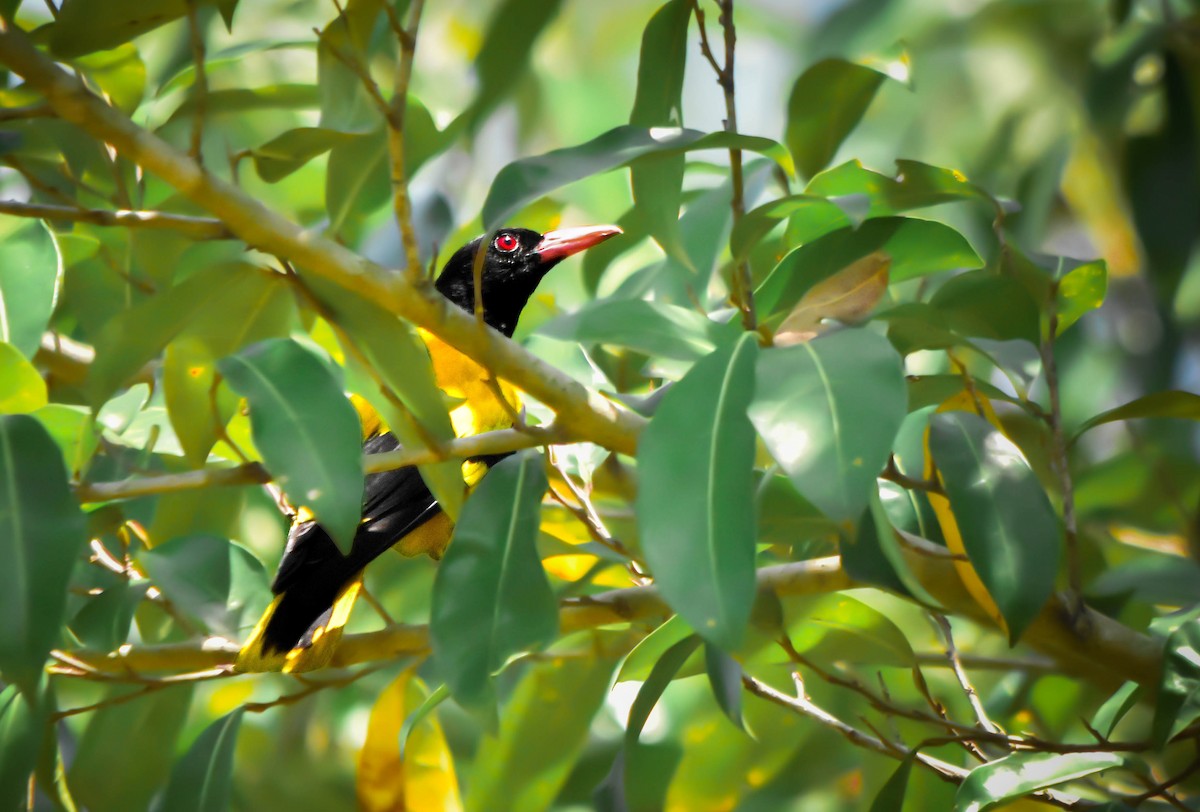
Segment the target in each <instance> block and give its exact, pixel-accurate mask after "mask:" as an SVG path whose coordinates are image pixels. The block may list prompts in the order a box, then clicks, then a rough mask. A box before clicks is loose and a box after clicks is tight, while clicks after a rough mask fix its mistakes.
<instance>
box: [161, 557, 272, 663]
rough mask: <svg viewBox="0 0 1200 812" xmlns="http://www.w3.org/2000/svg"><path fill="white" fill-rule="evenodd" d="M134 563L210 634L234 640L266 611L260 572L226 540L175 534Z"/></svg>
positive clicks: (264, 577)
mask: <svg viewBox="0 0 1200 812" xmlns="http://www.w3.org/2000/svg"><path fill="white" fill-rule="evenodd" d="M137 563H138V566H139V567H140V568H141V569H142V571H144V572H145V573H146V575H147V576H148V577H149V578H150V580H151V581H152V582H153V583H154V585H155V586H157V587H158V588H159V589H160V590H162V593H163V594H164V595H166V596H167V598H168V599H170V601H171V603H172V604H174V605H175V606H176V607H177V608H178V609H180V610H181V611H182V612H184V613H185V614H186V615H188V616H189V617H192V618H194V619H196V620H199V621H200V622H201V623H202V624H203V625H204V627H205V628H206V629H208V630H209V631H210V632H211V633H213V634H219V635H221V636H223V637H226V638H228V639H231V640H236V639H239V638H240V637H242V636H243V635H244V633H245V632H246V631H248V630H249V629H250V628H253V625H254V622H255V620H257V618H258V616H259V615H260V614H262V612H263V610H265V609H266V602H267V598H268V596H269V591H270V590H269V587H268V579H267V572H266V570H265V569H263V565H262V563H261V562H260V561H259V560H258V559H257V558H255V557H254V554H253V553H251V552H250V551H249V550H247V549H245V548H244V547H241V546H239V545H237V544H234V543H233V542H231V541H229V540H227V539H223V538H219V537H217V536H214V535H206V534H199V533H197V534H194V535H188V536H180V537H178V538H173V539H171V540H170V541H167V542H164V543H162V544H158V545H155V546H154V547H153V548H152V549H149V550H146V551H145V552H143V553H142V554H141V555H139V556H138V558H137Z"/></svg>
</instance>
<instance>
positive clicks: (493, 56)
mask: <svg viewBox="0 0 1200 812" xmlns="http://www.w3.org/2000/svg"><path fill="white" fill-rule="evenodd" d="M561 5H562V0H504V2H503V3H500V4H499V5H498V6H497V7H496V9H495V11H494V12H493V13H492V17H491V19H490V20H489V21H488V27H487V31H486V32H485V33H484V35H483V38H482V40H481V42H482V43H483V44H482V47H481V48H480V49H479V54H478V56H476V57H475V75H476V76H477V77H478V80H479V85H478V89H477V90H476V92H475V98H474V99H473V100H472V102H471V105H470V106H469V107H468V108H467V109H466V110H464V111H463V113H462V115H460V116H459V118H458V119H457V120H456V121H454V122H453V123H452V124H451V125H450V127H449V128H448V129H450V130H452V131H454V132H458V131H459V130H460V129H461V128H465V129H466V130H467V131H468V132H469V133H474V132H475V131H476V130H477V129H478V128H479V126H480V124H481V123H482V122H483V119H484V118H485V117H486V116H487V115H488V114H489V113H491V112H492V110H494V109H495V108H496V107H497V105H499V104H500V103H501V102H503V101H504V100H505V99H507V98H508V97H509V96H510V95H512V93H513V92H514V90H515V89H516V88H519V87H521V85H522V84H523V83H522V81H521V80H522V79H523V77H524V75H525V73H526V71H527V70H528V68H529V60H530V56H531V55H532V53H533V46H534V43H536V42H537V39H538V37H539V36H541V34H542V31H543V30H545V28H546V26H547V25H549V24H550V23H551V22H553V20H554V19H555V17H556V16H557V15H558V9H559V7H560V6H561ZM514 20H520V21H521V24H520V25H513V21H514Z"/></svg>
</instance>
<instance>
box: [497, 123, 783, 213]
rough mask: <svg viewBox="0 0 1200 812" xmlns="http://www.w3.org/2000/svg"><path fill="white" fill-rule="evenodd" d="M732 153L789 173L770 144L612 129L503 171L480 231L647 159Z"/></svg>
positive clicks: (726, 136) (727, 136) (719, 135)
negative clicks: (757, 155)
mask: <svg viewBox="0 0 1200 812" xmlns="http://www.w3.org/2000/svg"><path fill="white" fill-rule="evenodd" d="M730 148H740V149H745V150H749V151H751V152H761V153H763V154H764V155H767V156H769V157H771V158H773V159H775V160H776V161H777V162H778V163H779V164H780V166H782V167H783V168H784V170H785V171H790V170H791V168H792V167H791V159H790V158H789V157H788V155H787V153H786V150H784V149H783V147H782V146H780V145H779V144H778V143H777V142H775V141H772V140H770V139H769V138H761V137H758V136H751V135H741V134H735V133H727V132H715V133H708V134H705V133H702V132H700V131H698V130H687V129H679V128H674V127H663V128H658V129H650V130H647V129H646V128H644V127H631V126H625V127H616V128H614V129H612V130H609V131H608V132H606V133H604V134H602V135H599V136H597V137H596V138H594V139H592V140H591V141H588V142H587V143H585V144H580V145H578V146H575V147H567V148H565V149H559V150H555V151H553V152H547V153H546V154H544V155H539V156H536V157H533V158H523V159H521V160H519V161H515V162H513V163H511V164H509V165H508V166H506V167H504V168H503V169H501V170H500V172H499V174H497V175H496V179H495V180H494V181H492V188H491V189H490V190H489V191H488V196H487V200H486V201H484V204H483V222H484V226H485V227H486V228H496V227H499V226H501V225H504V224H505V222H506V221H507V220H508V218H509V217H510V216H512V215H513V214H514V213H515V212H517V211H520V209H521V208H522V207H524V206H526V205H528V204H529V203H531V202H533V201H534V200H536V199H537V198H539V197H541V196H542V195H545V194H548V193H549V192H552V191H554V190H555V189H557V188H558V187H560V186H565V185H566V184H568V183H571V182H573V181H577V180H580V179H581V178H585V177H588V176H589V175H596V174H599V173H601V172H607V171H609V170H612V169H616V168H617V167H620V166H624V165H626V164H628V163H629V162H630V161H633V160H635V159H637V158H641V157H644V156H646V155H652V154H669V153H676V152H685V151H691V150H701V149H730Z"/></svg>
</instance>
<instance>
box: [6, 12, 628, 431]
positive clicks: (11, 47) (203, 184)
mask: <svg viewBox="0 0 1200 812" xmlns="http://www.w3.org/2000/svg"><path fill="white" fill-rule="evenodd" d="M0 64H4V65H5V66H7V67H8V68H9V69H10V70H12V71H13V72H14V73H16V74H18V75H20V76H22V77H24V79H25V81H26V85H27V86H28V87H30V88H31V89H36V90H38V91H40V92H41V93H43V94H44V96H45V97H46V100H47V101H48V102H49V103H50V105H51V106H52V107H53V108H54V109H55V111H56V112H57V113H58V114H59V116H60V117H62V118H63V119H64V120H66V121H68V122H71V123H73V124H75V125H77V126H79V127H80V128H82V129H83V130H84V131H85V132H87V133H89V134H90V135H92V136H93V137H94V138H97V139H99V140H102V141H104V142H106V143H108V144H111V145H112V146H113V147H114V148H116V150H117V151H118V152H119V153H121V154H122V155H123V156H125V157H126V158H128V159H129V160H131V161H133V162H135V163H137V164H138V165H140V166H142V167H143V168H144V169H146V170H147V171H150V172H153V173H154V174H156V175H158V176H159V177H160V178H162V179H163V180H164V181H166V182H167V183H168V184H170V185H171V186H173V187H175V188H176V189H177V190H178V191H179V192H180V193H181V194H183V195H184V196H185V197H187V198H188V199H190V200H192V201H193V202H195V203H197V204H198V205H200V206H201V207H203V208H205V209H207V210H208V211H209V212H211V213H212V214H213V215H214V216H216V217H218V218H219V219H220V220H221V221H223V222H224V223H225V224H226V225H227V226H228V227H229V229H230V230H231V231H232V232H233V233H234V234H236V235H237V236H238V237H239V238H241V239H242V240H243V241H245V242H246V243H248V244H249V245H251V246H253V247H255V248H257V249H260V250H263V251H265V252H268V253H271V254H275V255H277V256H283V257H286V258H287V259H288V260H289V261H290V262H292V263H293V264H295V265H296V267H297V268H300V269H301V273H311V274H314V275H316V276H320V277H322V278H325V279H328V280H329V281H330V282H332V283H334V284H337V285H339V286H340V287H343V288H345V289H346V290H348V291H351V292H354V293H356V294H357V295H359V296H362V297H364V298H366V299H369V300H371V301H374V302H376V303H377V304H379V305H380V306H381V307H383V308H385V309H386V310H388V311H389V312H392V313H394V314H396V315H397V316H400V317H401V318H404V319H407V320H408V321H410V322H412V323H414V324H416V325H418V326H420V327H423V328H425V329H426V330H428V331H429V332H430V333H432V334H434V335H436V336H438V337H439V338H441V339H442V340H444V341H446V342H447V343H448V344H450V345H451V346H452V347H454V348H455V349H458V350H459V351H461V352H463V353H464V354H465V355H467V356H468V357H470V358H473V359H474V360H476V361H478V362H480V363H482V364H484V365H485V366H487V367H488V368H489V369H492V370H494V371H495V372H496V373H497V374H498V375H500V376H501V377H503V378H504V379H505V380H507V381H510V382H511V383H513V384H514V385H515V386H517V387H518V388H520V389H522V390H523V391H525V392H527V393H529V394H530V395H532V396H533V397H535V398H537V399H538V400H540V401H541V402H542V403H544V404H546V405H547V406H548V407H550V408H551V409H552V410H554V411H555V412H557V413H558V416H559V418H560V422H561V424H562V426H563V427H564V428H563V431H564V433H567V434H569V435H570V438H571V439H587V440H591V441H593V442H595V443H597V444H598V445H601V446H604V447H605V448H609V449H611V450H614V451H619V452H621V453H624V454H632V453H634V451H635V449H636V447H637V436H638V434H639V433H640V431H641V428H642V427H643V426H644V425H645V422H646V421H645V419H644V418H642V417H640V416H639V415H636V414H634V413H632V412H630V411H629V410H627V409H624V408H622V407H620V406H617V405H616V404H614V403H612V402H611V401H609V400H607V399H606V398H604V397H602V396H600V395H599V394H598V393H595V392H592V391H590V390H588V389H587V388H586V387H585V386H583V385H582V384H581V383H579V382H578V381H576V380H574V379H573V378H571V377H570V376H568V375H566V374H565V373H563V372H561V371H559V370H557V369H555V368H553V367H552V366H550V365H549V364H546V363H545V362H543V361H541V360H539V359H537V358H535V357H534V356H533V355H531V354H530V353H529V352H527V351H525V350H524V349H523V348H521V347H519V346H518V345H517V344H515V343H514V342H512V341H509V340H507V339H505V338H504V337H503V336H501V335H500V334H499V333H497V332H496V331H494V330H490V329H489V330H480V329H479V328H478V327H477V326H476V325H475V324H474V320H473V319H472V318H471V316H470V315H468V314H466V313H463V312H462V311H460V310H459V309H458V308H456V307H454V305H452V304H450V303H449V302H448V301H446V299H444V298H443V297H442V296H440V295H439V294H437V292H436V291H432V290H430V289H428V288H427V287H426V286H423V285H414V284H413V283H412V281H411V280H410V279H408V278H407V276H406V275H404V274H394V273H389V272H388V271H387V270H385V269H384V268H381V267H379V266H378V265H376V264H374V263H372V262H370V261H369V260H366V259H364V258H363V257H361V256H359V255H357V254H355V253H353V252H352V251H350V250H348V249H347V248H345V247H344V246H341V245H338V244H337V243H335V242H333V241H332V240H329V239H327V238H325V237H322V236H321V235H320V234H317V233H315V232H309V231H306V230H304V229H302V228H301V227H300V226H298V225H297V224H295V223H293V222H291V221H290V220H288V219H287V218H285V217H283V216H282V215H280V214H279V213H278V212H275V211H273V210H271V209H269V208H267V207H265V206H263V205H262V204H261V203H259V202H258V201H257V200H255V199H253V198H251V197H250V196H248V195H247V194H245V193H244V192H243V191H242V190H240V189H238V188H237V187H236V186H233V185H232V184H230V183H228V182H227V181H224V180H222V179H220V178H218V177H215V176H214V175H211V174H209V173H206V172H204V171H203V170H202V169H201V168H200V167H199V166H198V165H197V164H196V162H195V161H192V160H191V159H189V158H188V157H187V156H186V155H183V154H181V153H180V152H179V151H178V150H176V149H174V148H173V147H171V146H170V145H169V144H167V143H166V142H164V141H163V140H162V139H160V138H158V137H157V136H156V135H154V134H152V133H150V132H148V131H146V130H144V129H142V128H141V127H139V126H137V125H136V124H134V123H133V122H132V121H130V120H129V118H128V117H127V116H125V115H124V114H123V113H121V112H120V111H118V110H115V109H114V108H112V107H111V106H110V105H108V104H105V103H104V101H103V100H101V99H100V98H98V97H97V96H96V95H95V94H93V93H91V92H90V91H88V89H87V88H86V87H84V85H83V84H82V83H81V82H80V81H79V80H78V79H77V78H76V77H74V76H72V75H71V74H69V73H67V72H66V71H64V70H63V69H62V68H60V67H59V66H58V65H56V64H55V63H54V62H52V61H51V60H50V59H49V58H47V57H46V56H45V55H44V54H42V53H41V52H39V51H38V50H37V48H36V47H34V45H33V44H32V43H31V42H30V40H29V38H28V37H27V36H26V35H25V34H24V33H23V32H21V31H20V30H19V29H16V28H14V27H13V26H12V24H11V23H8V22H6V21H0Z"/></svg>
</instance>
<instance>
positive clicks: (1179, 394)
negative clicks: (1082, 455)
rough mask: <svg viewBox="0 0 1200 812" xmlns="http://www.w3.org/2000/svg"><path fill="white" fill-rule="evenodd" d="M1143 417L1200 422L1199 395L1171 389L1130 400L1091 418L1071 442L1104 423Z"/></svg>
mask: <svg viewBox="0 0 1200 812" xmlns="http://www.w3.org/2000/svg"><path fill="white" fill-rule="evenodd" d="M1145 417H1173V418H1179V419H1183V420H1200V395H1198V394H1196V393H1195V392H1184V391H1182V390H1179V389H1173V390H1170V391H1167V392H1152V393H1150V394H1149V395H1146V396H1144V397H1140V398H1137V399H1136V400H1131V401H1130V402H1129V403H1126V404H1125V405H1123V406H1118V407H1117V408H1115V409H1109V410H1108V411H1107V412H1101V413H1100V414H1098V415H1096V416H1095V417H1092V418H1090V419H1088V420H1087V421H1085V422H1084V424H1083V425H1082V426H1080V427H1079V428H1078V429H1076V430H1075V434H1074V436H1072V438H1071V442H1075V441H1076V440H1078V439H1079V437H1080V435H1082V434H1083V433H1084V432H1085V431H1088V430H1090V429H1094V428H1095V427H1096V426H1100V425H1103V424H1104V423H1112V422H1114V421H1117V420H1137V419H1139V418H1145Z"/></svg>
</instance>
